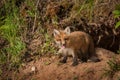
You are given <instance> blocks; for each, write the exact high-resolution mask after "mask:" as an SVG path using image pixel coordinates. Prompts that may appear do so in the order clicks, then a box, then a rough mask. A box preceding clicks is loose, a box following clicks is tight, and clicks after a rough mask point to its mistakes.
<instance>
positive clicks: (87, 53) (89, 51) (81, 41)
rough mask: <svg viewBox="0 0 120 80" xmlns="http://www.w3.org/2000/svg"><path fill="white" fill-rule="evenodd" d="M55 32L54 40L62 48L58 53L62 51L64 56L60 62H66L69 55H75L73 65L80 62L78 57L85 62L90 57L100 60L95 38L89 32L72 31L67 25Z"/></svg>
mask: <svg viewBox="0 0 120 80" xmlns="http://www.w3.org/2000/svg"><path fill="white" fill-rule="evenodd" d="M53 34H54V41H55V43H56V45H57V46H58V47H59V48H60V49H59V51H58V53H62V54H63V56H64V57H63V59H62V60H61V61H60V62H62V63H66V60H67V57H68V55H72V57H73V63H72V65H73V66H75V65H77V64H78V58H79V59H80V60H82V61H85V62H86V61H87V60H89V59H90V60H93V61H98V59H97V56H96V54H95V48H94V43H93V40H92V38H91V36H90V35H88V34H87V33H85V32H82V31H75V32H70V28H69V27H67V28H66V29H65V30H56V29H54V31H53Z"/></svg>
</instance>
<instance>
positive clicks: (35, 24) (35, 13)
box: [32, 0, 39, 33]
mask: <svg viewBox="0 0 120 80" xmlns="http://www.w3.org/2000/svg"><path fill="white" fill-rule="evenodd" d="M38 4H39V0H37V4H36V7H35V10H37V7H38ZM36 20H37V12H35V18H34V24H33V29H32V33H33V32H34V30H35V26H36Z"/></svg>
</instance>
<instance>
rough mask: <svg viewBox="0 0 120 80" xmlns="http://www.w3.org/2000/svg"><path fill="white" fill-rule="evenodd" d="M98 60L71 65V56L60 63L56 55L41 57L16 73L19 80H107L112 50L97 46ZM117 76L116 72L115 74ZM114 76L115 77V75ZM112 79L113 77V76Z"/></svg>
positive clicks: (112, 54)
mask: <svg viewBox="0 0 120 80" xmlns="http://www.w3.org/2000/svg"><path fill="white" fill-rule="evenodd" d="M96 51H97V54H98V56H99V58H100V60H101V61H100V62H97V63H94V62H87V63H79V64H78V65H77V66H75V67H73V66H71V64H72V58H69V59H68V61H67V63H65V64H60V63H59V58H58V56H52V57H41V58H40V59H38V60H36V61H32V62H30V63H27V64H25V65H24V67H21V68H20V70H19V73H18V74H17V76H18V78H17V79H19V80H31V79H32V80H100V79H101V80H109V79H110V78H109V77H104V72H105V70H104V69H106V68H108V65H107V62H108V61H109V60H110V59H112V58H113V57H115V56H116V55H115V54H114V53H113V52H110V51H108V50H105V49H101V48H97V50H96ZM117 76H118V74H117ZM115 78H117V77H116V76H115ZM113 79H114V78H113Z"/></svg>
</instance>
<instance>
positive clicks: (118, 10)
mask: <svg viewBox="0 0 120 80" xmlns="http://www.w3.org/2000/svg"><path fill="white" fill-rule="evenodd" d="M113 14H114V18H119V17H120V6H119V5H117V6H116V9H115V10H114V11H113ZM118 27H120V21H118V22H117V23H116V25H115V29H117V28H118Z"/></svg>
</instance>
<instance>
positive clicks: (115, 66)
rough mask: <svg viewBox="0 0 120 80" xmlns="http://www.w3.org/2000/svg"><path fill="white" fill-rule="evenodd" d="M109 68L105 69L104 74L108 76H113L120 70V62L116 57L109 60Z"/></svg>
mask: <svg viewBox="0 0 120 80" xmlns="http://www.w3.org/2000/svg"><path fill="white" fill-rule="evenodd" d="M107 64H108V67H109V69H104V71H105V72H104V74H103V76H105V77H107V76H110V77H111V78H112V77H113V76H114V74H115V73H116V72H117V71H120V64H119V63H118V61H116V60H115V59H114V58H113V59H112V60H109V61H108V62H107Z"/></svg>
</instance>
